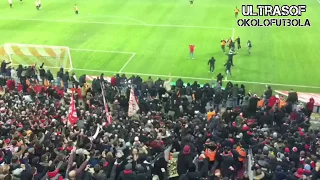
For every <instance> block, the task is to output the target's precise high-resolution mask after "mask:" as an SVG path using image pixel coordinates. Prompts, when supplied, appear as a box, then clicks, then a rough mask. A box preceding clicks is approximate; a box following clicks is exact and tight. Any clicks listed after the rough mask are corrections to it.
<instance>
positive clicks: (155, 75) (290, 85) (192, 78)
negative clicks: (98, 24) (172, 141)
mask: <svg viewBox="0 0 320 180" xmlns="http://www.w3.org/2000/svg"><path fill="white" fill-rule="evenodd" d="M73 70H75V71H77V70H79V71H87V72H100V73H113V74H116V73H119V72H116V71H104V70H92V69H78V68H74V69H73ZM121 73H124V74H128V75H139V76H153V77H165V78H170V77H172V78H181V79H190V80H204V81H215V79H210V78H198V77H184V76H168V75H161V74H145V73H134V72H121ZM228 81H231V82H235V83H246V84H259V85H274V86H284V87H299V88H312V89H320V86H305V85H294V84H279V83H267V82H254V81H236V80H230V79H229V80H228Z"/></svg>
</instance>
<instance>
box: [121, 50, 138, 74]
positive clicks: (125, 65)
mask: <svg viewBox="0 0 320 180" xmlns="http://www.w3.org/2000/svg"><path fill="white" fill-rule="evenodd" d="M135 55H136V53H133V54H132V56H131V57H130V58H129V59H128V61H127V62H126V63H125V64H124V65H123V66H122V68H121V69H120V70H119V73H121V72H122V71H123V69H124V68H126V67H127V65H128V64H129V62H130V61H131V60H132V59H133V57H134V56H135Z"/></svg>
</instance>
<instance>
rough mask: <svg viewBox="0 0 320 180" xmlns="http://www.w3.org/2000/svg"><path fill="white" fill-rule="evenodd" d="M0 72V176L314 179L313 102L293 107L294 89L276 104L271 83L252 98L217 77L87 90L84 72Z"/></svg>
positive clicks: (24, 179) (45, 179)
mask: <svg viewBox="0 0 320 180" xmlns="http://www.w3.org/2000/svg"><path fill="white" fill-rule="evenodd" d="M1 75H2V78H1V87H2V89H1V95H0V108H1V109H0V111H1V117H0V120H1V121H0V128H1V130H0V139H1V140H0V146H1V151H0V164H1V166H0V180H2V179H4V180H10V179H14V180H18V179H21V180H33V179H34V180H40V179H41V180H62V179H70V180H104V179H107V180H151V179H160V180H166V179H170V180H171V179H172V180H173V179H180V180H197V179H214V180H216V179H217V180H221V179H222V180H229V179H232V180H235V179H243V180H244V179H255V180H259V179H260V180H273V179H274V180H298V179H299V180H300V179H307V180H308V179H311V180H316V179H320V161H318V159H319V153H320V148H319V147H320V140H319V137H320V130H319V129H317V128H312V127H310V126H311V125H310V116H311V114H312V110H313V106H314V100H313V99H312V98H311V99H310V102H309V103H307V104H304V105H300V104H299V103H298V97H297V93H296V92H294V91H291V93H290V94H289V96H288V98H287V99H286V100H285V103H284V104H282V105H281V103H280V100H281V98H280V97H278V96H277V95H273V91H272V89H271V87H268V88H267V89H266V91H265V93H264V95H263V96H262V97H261V98H260V97H258V96H257V95H255V94H251V93H250V92H247V91H246V89H245V86H243V85H237V84H233V83H231V82H228V83H225V84H222V78H223V77H222V75H221V74H219V75H218V77H217V78H218V80H217V81H214V86H212V85H210V84H204V85H203V86H200V85H199V84H198V83H197V82H194V83H193V84H185V82H183V80H181V79H179V80H177V81H176V83H175V85H171V79H166V80H161V79H157V80H155V81H154V80H153V79H152V78H151V77H149V78H148V79H147V80H143V79H142V78H141V77H139V76H132V77H130V78H127V77H126V75H124V74H123V75H118V74H117V75H115V76H114V77H112V78H111V80H110V81H106V80H104V76H103V74H102V75H101V76H100V77H97V78H96V79H94V80H93V81H92V82H90V84H91V85H90V86H88V82H86V75H82V76H80V77H79V78H77V77H76V75H75V74H71V75H70V76H69V74H68V73H67V72H66V71H64V70H63V69H61V70H60V71H58V73H57V77H56V78H54V76H53V75H52V73H51V72H50V71H49V70H47V71H46V70H44V69H43V64H42V66H40V67H39V68H38V67H31V66H30V67H23V66H19V67H18V68H17V69H14V68H11V67H10V66H9V65H8V64H6V63H5V61H3V62H2V64H1ZM62 86H63V87H62ZM101 86H102V87H101ZM222 86H223V87H225V88H222ZM68 87H70V88H71V87H73V88H78V89H80V90H79V91H76V93H70V92H68ZM131 88H133V89H134V95H135V97H136V98H137V99H138V105H139V111H138V112H137V113H135V114H134V115H132V116H130V117H129V116H128V110H129V106H130V102H129V96H130V90H131ZM102 92H105V94H104V96H103V95H102ZM71 96H74V97H73V98H72V99H74V100H75V107H76V114H77V118H78V120H77V122H76V124H74V125H70V124H69V123H68V110H69V106H70V104H71ZM103 97H105V99H106V101H107V105H108V106H107V107H108V112H109V113H110V114H111V116H112V124H110V123H106V122H107V119H108V118H107V114H106V112H105V111H106V110H105V106H104V102H103ZM261 100H263V104H262V106H259V105H258V104H259V102H260V101H261Z"/></svg>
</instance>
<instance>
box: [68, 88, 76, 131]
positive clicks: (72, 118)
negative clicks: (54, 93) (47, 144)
mask: <svg viewBox="0 0 320 180" xmlns="http://www.w3.org/2000/svg"><path fill="white" fill-rule="evenodd" d="M73 95H74V91H72V95H71V102H70V107H69V114H68V121H69V123H70V124H71V125H72V126H73V125H74V124H76V123H77V121H78V116H77V111H76V102H75V100H74V98H73Z"/></svg>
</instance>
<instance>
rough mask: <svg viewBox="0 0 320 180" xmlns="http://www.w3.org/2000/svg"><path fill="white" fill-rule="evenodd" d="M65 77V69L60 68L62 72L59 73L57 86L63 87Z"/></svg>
mask: <svg viewBox="0 0 320 180" xmlns="http://www.w3.org/2000/svg"><path fill="white" fill-rule="evenodd" d="M63 76H64V72H63V68H60V70H59V71H58V72H57V86H58V87H61V81H62V79H63Z"/></svg>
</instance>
